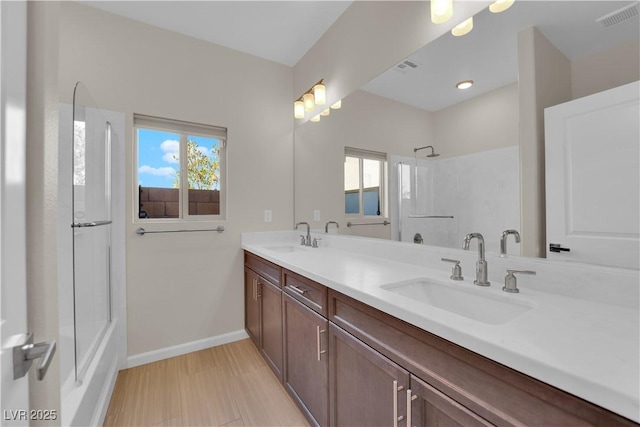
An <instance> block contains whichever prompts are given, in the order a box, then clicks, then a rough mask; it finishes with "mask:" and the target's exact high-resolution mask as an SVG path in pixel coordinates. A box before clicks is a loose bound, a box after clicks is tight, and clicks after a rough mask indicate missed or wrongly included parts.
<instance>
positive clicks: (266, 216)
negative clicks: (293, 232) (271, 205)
mask: <svg viewBox="0 0 640 427" xmlns="http://www.w3.org/2000/svg"><path fill="white" fill-rule="evenodd" d="M272 216H273V214H272V212H271V210H270V209H266V210H265V211H264V222H271V218H272Z"/></svg>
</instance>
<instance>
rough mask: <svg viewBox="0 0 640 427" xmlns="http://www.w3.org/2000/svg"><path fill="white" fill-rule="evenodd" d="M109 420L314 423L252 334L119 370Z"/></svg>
mask: <svg viewBox="0 0 640 427" xmlns="http://www.w3.org/2000/svg"><path fill="white" fill-rule="evenodd" d="M104 425H105V426H309V423H308V422H307V420H306V419H305V417H304V415H302V413H301V412H300V410H299V409H298V407H297V406H296V404H295V403H294V402H293V400H291V398H290V397H289V395H288V394H287V393H286V392H285V390H284V388H283V387H282V385H281V384H280V383H279V382H278V379H277V378H276V376H275V375H274V374H273V372H271V369H270V368H269V367H268V366H267V364H266V362H265V361H264V360H263V359H262V357H261V356H260V353H259V352H258V350H257V349H256V347H255V346H254V345H253V343H252V342H251V340H249V339H245V340H242V341H237V342H234V343H230V344H225V345H221V346H218V347H213V348H210V349H206V350H202V351H197V352H194V353H189V354H185V355H183V356H178V357H173V358H171V359H166V360H161V361H159V362H154V363H149V364H147V365H143V366H138V367H135V368H131V369H125V370H123V371H120V372H119V373H118V378H117V380H116V385H115V387H114V391H113V394H112V395H111V402H110V403H109V409H107V415H106V417H105V421H104Z"/></svg>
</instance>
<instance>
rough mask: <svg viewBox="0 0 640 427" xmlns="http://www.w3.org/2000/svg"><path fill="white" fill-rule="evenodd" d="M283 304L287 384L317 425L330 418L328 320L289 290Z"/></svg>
mask: <svg viewBox="0 0 640 427" xmlns="http://www.w3.org/2000/svg"><path fill="white" fill-rule="evenodd" d="M283 304H284V343H285V344H284V348H285V360H286V363H285V368H284V385H285V388H286V389H287V391H289V393H291V395H292V396H293V398H294V400H296V401H297V403H298V405H299V406H300V407H301V408H302V410H303V412H305V415H306V416H307V418H308V419H309V420H310V421H311V422H312V423H313V424H314V425H317V426H326V425H327V420H328V418H329V386H328V382H329V361H328V357H327V356H328V355H327V352H326V348H327V344H328V342H327V339H326V335H327V327H328V325H329V322H328V321H327V319H325V318H324V317H322V316H320V315H318V314H317V313H315V312H314V311H313V310H311V309H309V308H307V307H305V306H304V305H302V304H301V303H299V302H298V301H296V300H295V299H294V298H292V297H290V296H289V295H287V294H286V293H284V294H283Z"/></svg>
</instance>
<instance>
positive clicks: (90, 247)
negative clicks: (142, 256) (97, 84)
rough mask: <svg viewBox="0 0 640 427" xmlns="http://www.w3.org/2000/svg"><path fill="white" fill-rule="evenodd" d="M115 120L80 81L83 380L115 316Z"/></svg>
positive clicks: (76, 322) (77, 238) (76, 231)
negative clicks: (112, 277)
mask: <svg viewBox="0 0 640 427" xmlns="http://www.w3.org/2000/svg"><path fill="white" fill-rule="evenodd" d="M110 134H111V129H110V124H109V123H108V122H107V120H106V119H105V118H104V116H103V114H102V113H101V111H100V110H99V109H98V108H97V106H96V105H95V103H94V102H93V100H92V99H91V96H90V95H89V92H88V91H87V90H86V88H85V87H84V86H83V85H82V83H78V84H77V85H76V88H75V91H74V103H73V153H72V156H73V167H72V169H73V171H72V173H73V177H72V178H73V201H72V212H73V222H72V227H71V229H72V233H73V239H72V240H73V243H72V250H73V326H74V344H75V348H74V356H75V377H76V381H80V380H81V379H82V376H83V374H84V372H85V371H86V369H87V367H88V365H89V363H90V362H91V359H92V356H93V354H94V353H95V351H96V349H97V347H98V345H99V343H100V341H101V340H102V337H103V335H104V333H105V331H106V328H107V326H108V324H109V322H110V321H111V316H110V309H111V308H110V298H111V296H110V264H111V260H110V257H111V141H110Z"/></svg>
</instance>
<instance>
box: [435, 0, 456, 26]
mask: <svg viewBox="0 0 640 427" xmlns="http://www.w3.org/2000/svg"><path fill="white" fill-rule="evenodd" d="M452 16H453V0H431V22H433V23H434V24H442V23H444V22H447V21H448V20H449V19H450V18H451V17H452Z"/></svg>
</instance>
